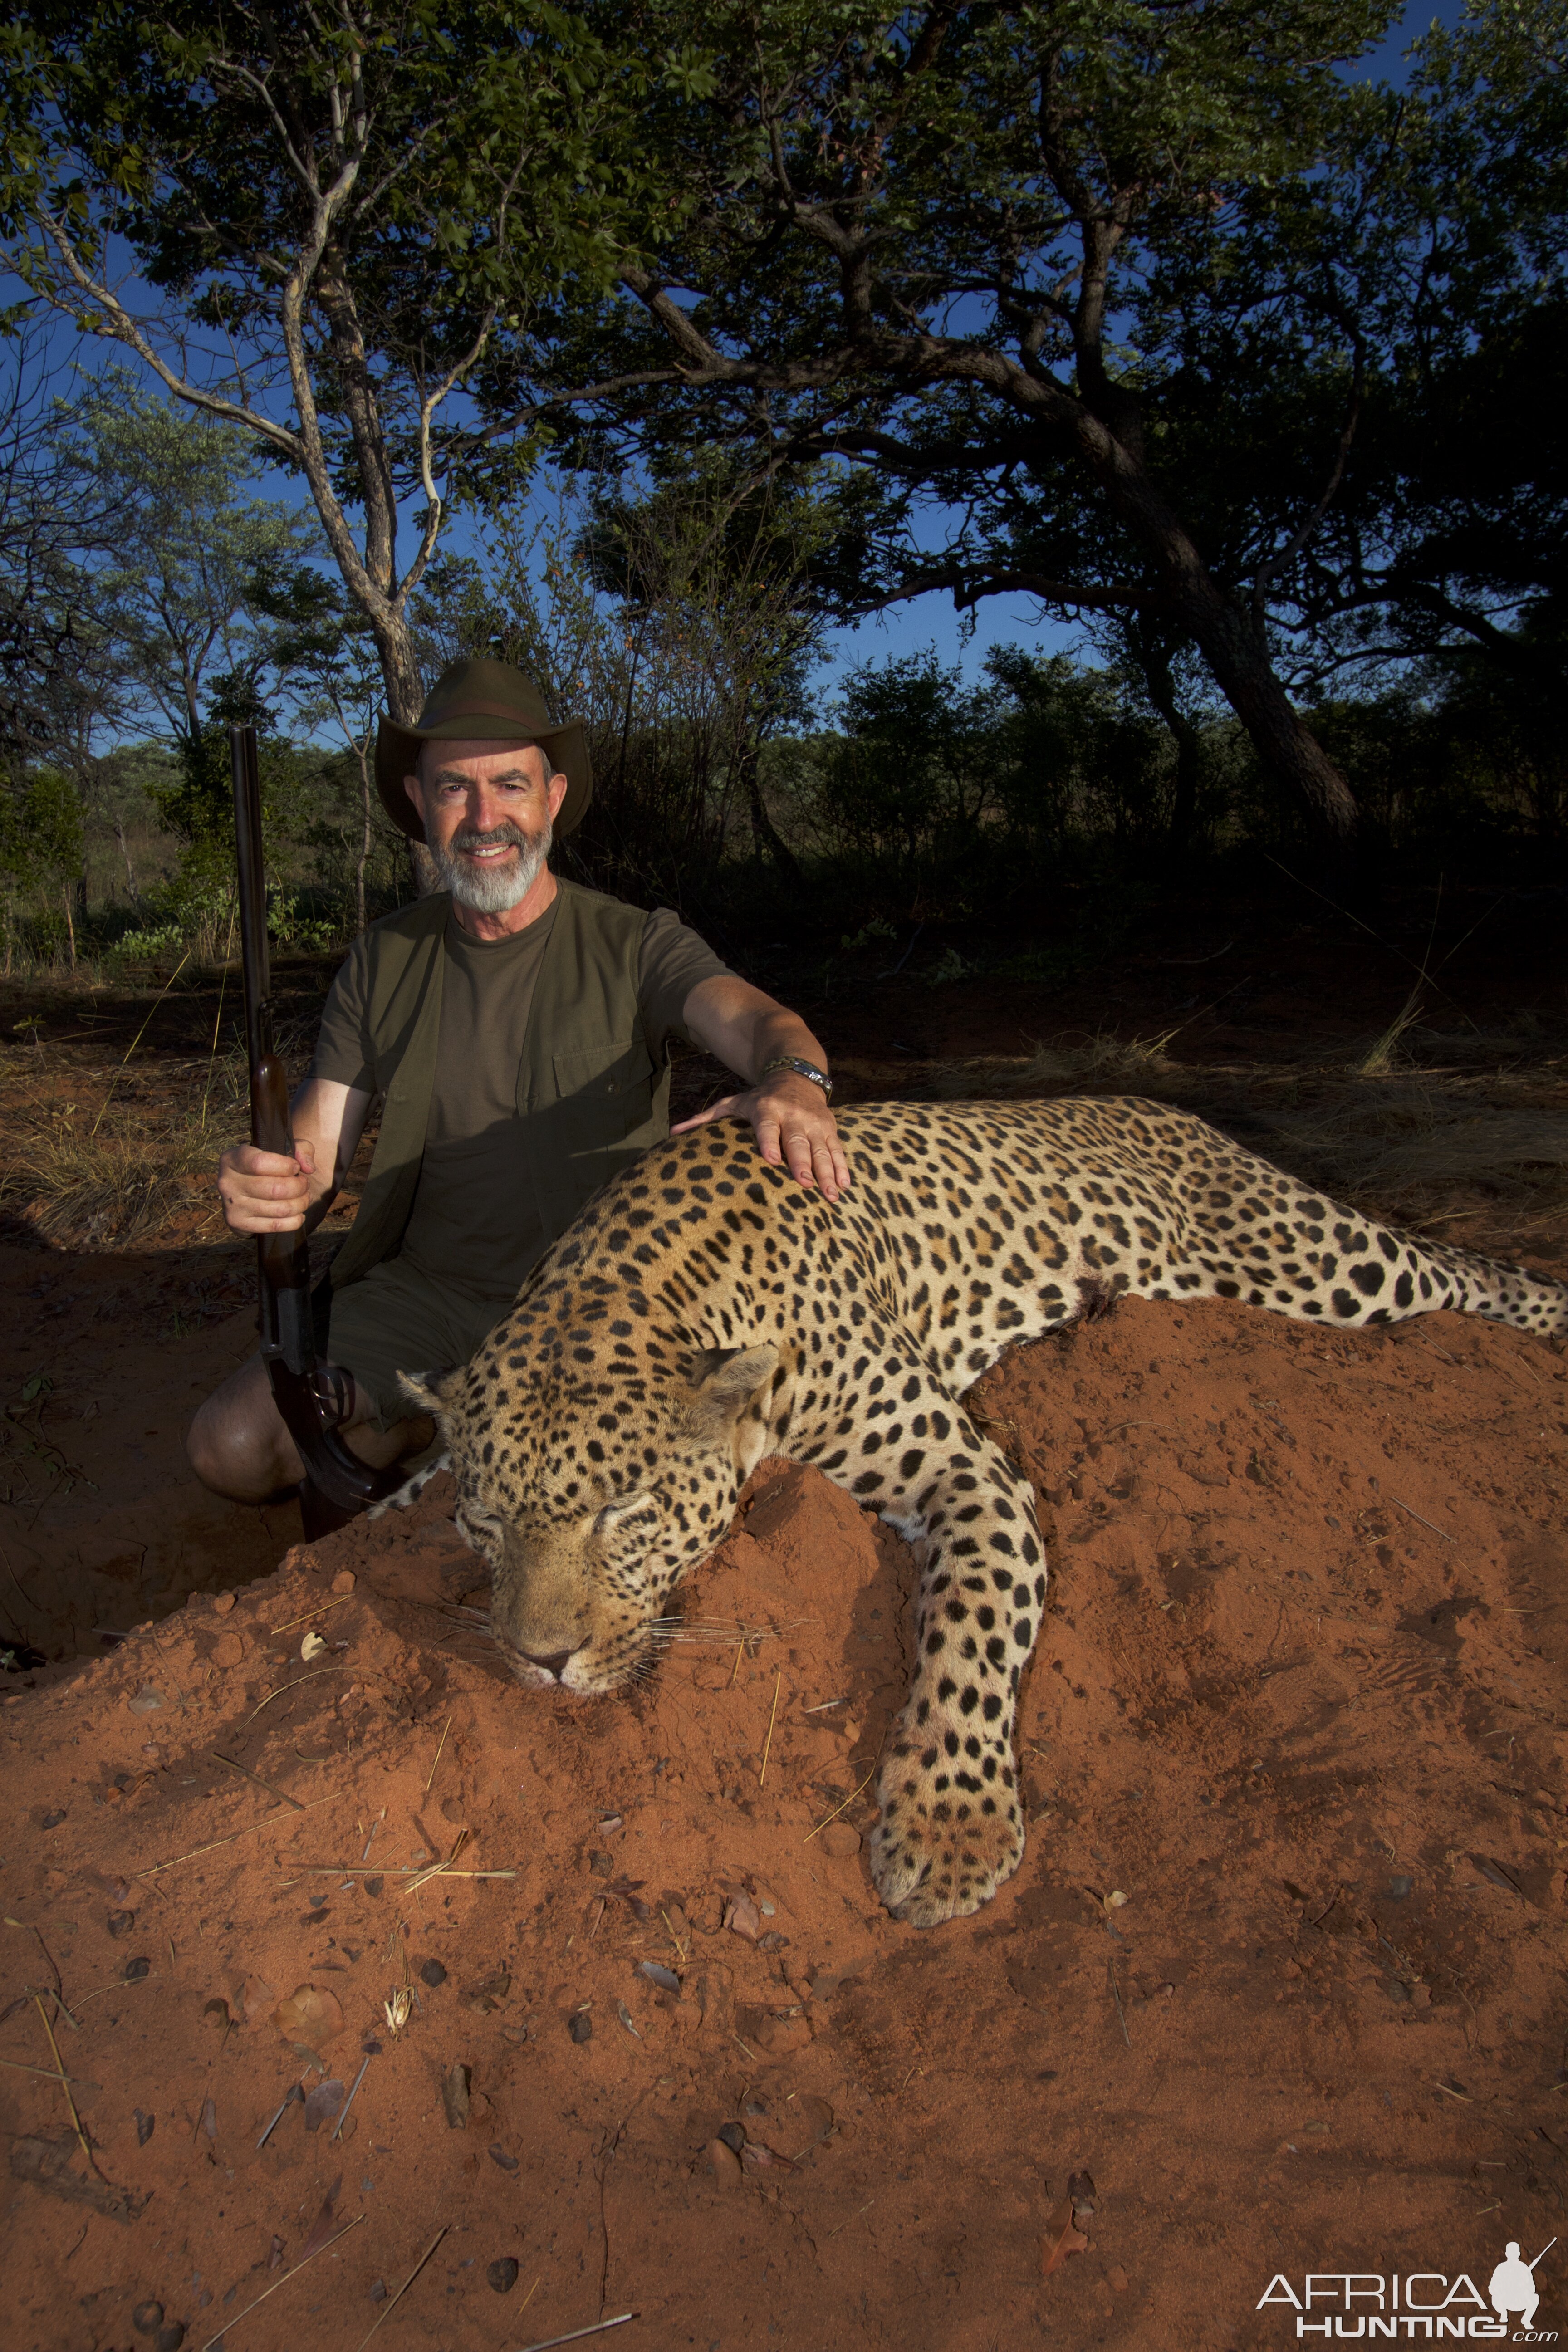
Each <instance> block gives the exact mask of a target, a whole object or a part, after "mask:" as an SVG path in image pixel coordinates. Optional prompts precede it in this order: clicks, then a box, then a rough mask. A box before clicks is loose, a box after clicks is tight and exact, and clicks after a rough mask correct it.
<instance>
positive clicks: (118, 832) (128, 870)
mask: <svg viewBox="0 0 1568 2352" xmlns="http://www.w3.org/2000/svg"><path fill="white" fill-rule="evenodd" d="M113 823H114V838H115V840H116V841H117V842H118V843H119V845H120V857H121V864H122V865H123V866H124V868H125V887H126V888H127V889H128V890H129V891H130V893H131V903H132V906H133V907H134V906H139V905H140V904H141V900H142V893H141V891H140V890H139V889H138V888H137V887H136V868H135V867H134V866H132V863H131V852H130V850H129V849H128V848H127V847H126V845H125V820H124V819H123V817H121V816H119V815H116V816H115V818H114V820H113Z"/></svg>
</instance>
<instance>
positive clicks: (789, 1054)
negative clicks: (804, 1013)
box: [742, 1004, 827, 1085]
mask: <svg viewBox="0 0 1568 2352" xmlns="http://www.w3.org/2000/svg"><path fill="white" fill-rule="evenodd" d="M779 1060H788V1061H793V1062H811V1063H813V1064H814V1065H815V1066H816V1068H817V1069H819V1070H826V1067H827V1056H826V1054H825V1053H824V1052H823V1050H822V1047H821V1046H820V1045H818V1043H817V1041H816V1038H815V1037H814V1036H813V1035H812V1034H811V1032H810V1030H809V1029H808V1028H807V1027H806V1025H805V1022H804V1021H803V1020H802V1019H801V1017H800V1015H799V1013H790V1012H786V1010H785V1009H784V1006H783V1005H782V1004H780V1005H775V1006H774V1007H773V1009H772V1011H770V1012H768V1013H759V1015H758V1016H757V1019H756V1021H755V1023H754V1024H753V1025H752V1040H751V1052H750V1066H749V1068H747V1069H745V1070H744V1071H742V1076H743V1077H747V1078H750V1079H751V1080H752V1084H753V1085H754V1084H755V1083H756V1081H757V1079H758V1078H760V1077H761V1076H762V1074H763V1069H764V1068H765V1066H767V1064H768V1063H769V1062H774V1061H779Z"/></svg>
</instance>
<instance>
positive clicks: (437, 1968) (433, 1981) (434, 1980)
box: [419, 1960, 447, 1992]
mask: <svg viewBox="0 0 1568 2352" xmlns="http://www.w3.org/2000/svg"><path fill="white" fill-rule="evenodd" d="M419 1981H420V1983H421V1984H425V1985H428V1986H429V1987H430V1990H431V1991H432V1992H434V1991H435V1990H436V1987H437V1985H444V1984H445V1983H446V1981H447V1971H446V1969H444V1968H443V1967H442V1966H441V1963H440V1961H439V1960H426V1963H425V1965H424V1967H423V1968H422V1969H420V1971H419Z"/></svg>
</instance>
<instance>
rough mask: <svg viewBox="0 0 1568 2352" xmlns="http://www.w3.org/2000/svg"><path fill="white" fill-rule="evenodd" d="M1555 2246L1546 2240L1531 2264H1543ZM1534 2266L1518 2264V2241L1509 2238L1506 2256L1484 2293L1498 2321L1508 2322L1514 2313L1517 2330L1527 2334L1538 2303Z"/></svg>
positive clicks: (1530, 2329) (1554, 2242)
mask: <svg viewBox="0 0 1568 2352" xmlns="http://www.w3.org/2000/svg"><path fill="white" fill-rule="evenodd" d="M1556 2243H1557V2241H1556V2239H1555V2238H1549V2239H1548V2240H1547V2242H1546V2243H1545V2245H1543V2246H1542V2249H1541V2252H1540V2253H1539V2254H1537V2255H1536V2257H1535V2263H1539V2262H1541V2261H1542V2260H1543V2258H1544V2257H1545V2256H1546V2255H1547V2254H1549V2253H1550V2252H1552V2247H1553V2246H1554V2245H1555V2244H1556ZM1535 2263H1525V2262H1521V2260H1520V2254H1519V2240H1518V2239H1517V2238H1510V2240H1509V2242H1508V2252H1507V2253H1506V2254H1505V2255H1504V2256H1503V2259H1502V2261H1501V2262H1500V2263H1499V2264H1498V2266H1497V2268H1496V2270H1495V2271H1493V2273H1492V2274H1491V2277H1490V2278H1489V2280H1488V2282H1487V2293H1488V2294H1489V2296H1490V2297H1491V2306H1492V2309H1493V2310H1494V2311H1495V2312H1496V2314H1497V2315H1498V2317H1499V2318H1500V2319H1511V2318H1512V2317H1513V2315H1514V2314H1515V2313H1516V2312H1517V2313H1518V2315H1519V2324H1520V2326H1521V2327H1522V2328H1524V2329H1526V2330H1527V2331H1530V2332H1533V2330H1534V2326H1535V2306H1536V2305H1537V2304H1538V2303H1539V2302H1540V2300H1541V2296H1540V2294H1539V2292H1538V2291H1537V2288H1536V2284H1535Z"/></svg>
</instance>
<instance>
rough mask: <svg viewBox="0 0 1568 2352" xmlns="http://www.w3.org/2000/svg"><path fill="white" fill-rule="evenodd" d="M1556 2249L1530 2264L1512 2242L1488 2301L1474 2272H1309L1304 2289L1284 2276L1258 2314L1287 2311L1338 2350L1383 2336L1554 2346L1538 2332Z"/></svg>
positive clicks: (1299, 2330)
mask: <svg viewBox="0 0 1568 2352" xmlns="http://www.w3.org/2000/svg"><path fill="white" fill-rule="evenodd" d="M1556 2243H1557V2241H1556V2239H1555V2238H1551V2239H1549V2240H1548V2241H1547V2242H1546V2244H1545V2245H1544V2246H1542V2249H1541V2252H1540V2253H1539V2254H1537V2255H1536V2257H1535V2261H1534V2262H1530V2263H1527V2262H1526V2261H1525V2259H1524V2256H1523V2253H1522V2251H1521V2247H1520V2244H1519V2241H1518V2240H1517V2238H1510V2240H1509V2242H1508V2246H1507V2249H1506V2251H1505V2252H1504V2254H1503V2258H1502V2260H1501V2262H1500V2263H1498V2265H1497V2267H1496V2269H1495V2270H1494V2271H1493V2272H1492V2274H1491V2276H1490V2278H1489V2280H1488V2281H1487V2291H1486V2293H1485V2294H1482V2293H1481V2291H1480V2289H1479V2287H1478V2286H1477V2284H1476V2283H1475V2281H1474V2279H1472V2278H1471V2277H1470V2276H1469V2274H1468V2272H1466V2271H1460V2272H1459V2273H1458V2275H1457V2276H1455V2277H1450V2276H1449V2275H1448V2274H1447V2273H1446V2272H1443V2271H1407V2272H1404V2273H1401V2272H1398V2271H1387V2272H1384V2271H1309V2272H1308V2273H1306V2275H1305V2277H1304V2278H1303V2279H1301V2281H1300V2284H1296V2283H1294V2282H1292V2281H1291V2280H1289V2279H1288V2278H1287V2277H1286V2276H1285V2274H1284V2273H1283V2272H1282V2271H1277V2272H1276V2273H1275V2274H1274V2276H1273V2277H1272V2278H1271V2279H1270V2280H1269V2282H1268V2286H1267V2288H1266V2289H1265V2291H1264V2292H1263V2294H1260V2295H1259V2296H1258V2304H1257V2306H1256V2307H1257V2309H1258V2310H1259V2311H1261V2310H1262V2309H1263V2308H1264V2306H1265V2305H1280V2304H1283V2305H1287V2306H1288V2307H1289V2308H1290V2309H1292V2310H1293V2311H1294V2313H1295V2317H1296V2330H1295V2332H1296V2334H1297V2336H1331V2337H1332V2338H1333V2339H1334V2340H1335V2341H1336V2342H1339V2343H1352V2344H1353V2343H1355V2342H1357V2341H1363V2342H1364V2341H1365V2340H1367V2339H1368V2338H1372V2339H1373V2340H1375V2339H1377V2338H1379V2337H1381V2338H1383V2339H1384V2341H1387V2342H1391V2343H1392V2342H1394V2341H1399V2340H1404V2341H1406V2342H1408V2341H1409V2340H1411V2339H1412V2338H1414V2339H1415V2340H1417V2341H1422V2340H1425V2341H1426V2342H1427V2343H1433V2342H1442V2341H1445V2340H1447V2341H1448V2342H1453V2343H1461V2342H1463V2341H1465V2340H1466V2339H1467V2338H1468V2337H1474V2336H1488V2337H1490V2338H1491V2339H1492V2340H1493V2341H1496V2340H1498V2339H1502V2340H1503V2341H1505V2342H1508V2343H1512V2344H1555V2343H1556V2341H1557V2330H1556V2328H1555V2327H1537V2326H1536V2324H1535V2315H1536V2312H1537V2310H1538V2309H1539V2307H1540V2303H1541V2290H1540V2288H1539V2287H1538V2286H1537V2284H1536V2283H1535V2273H1536V2267H1537V2265H1538V2264H1539V2263H1542V2261H1543V2260H1544V2259H1545V2257H1546V2256H1547V2255H1548V2254H1549V2253H1550V2252H1551V2251H1552V2247H1553V2246H1554V2245H1555V2244H1556Z"/></svg>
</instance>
